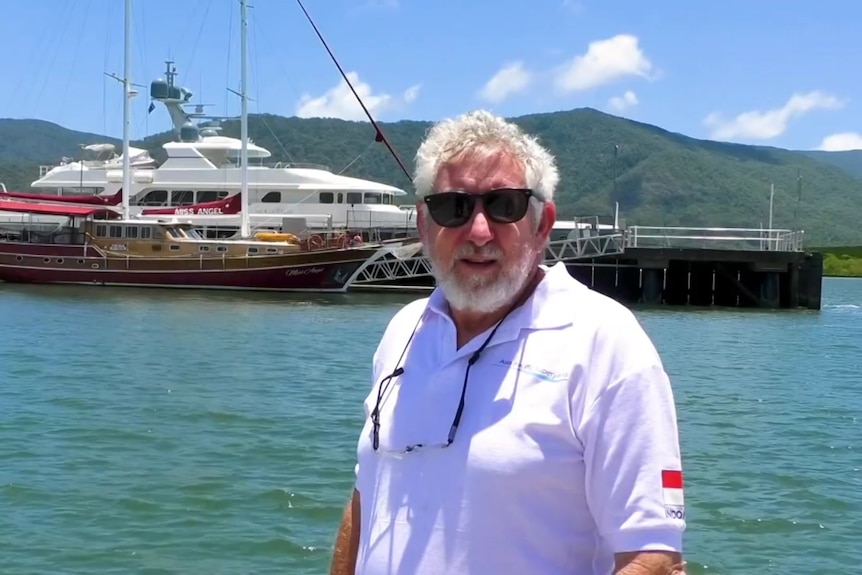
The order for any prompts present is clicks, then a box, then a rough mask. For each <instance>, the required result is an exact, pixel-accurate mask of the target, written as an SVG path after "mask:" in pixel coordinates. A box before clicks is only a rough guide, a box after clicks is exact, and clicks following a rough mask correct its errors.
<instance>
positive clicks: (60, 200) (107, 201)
mask: <svg viewBox="0 0 862 575" xmlns="http://www.w3.org/2000/svg"><path fill="white" fill-rule="evenodd" d="M7 199H8V200H37V201H40V202H51V203H57V204H87V205H94V206H117V205H119V204H120V202H122V201H123V190H120V191H118V192H117V193H115V194H114V195H112V196H95V195H94V196H87V195H80V196H60V195H57V194H35V193H32V192H9V191H6V192H0V200H7Z"/></svg>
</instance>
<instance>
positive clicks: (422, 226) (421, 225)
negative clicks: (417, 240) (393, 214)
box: [416, 200, 428, 237]
mask: <svg viewBox="0 0 862 575" xmlns="http://www.w3.org/2000/svg"><path fill="white" fill-rule="evenodd" d="M424 208H425V205H424V204H423V202H422V200H419V201H418V202H416V229H418V230H419V235H420V236H422V237H424V236H425V235H427V232H428V230H427V229H426V226H427V224H428V222H427V221H426V219H425V209H424Z"/></svg>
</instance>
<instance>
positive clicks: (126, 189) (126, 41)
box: [121, 0, 132, 219]
mask: <svg viewBox="0 0 862 575" xmlns="http://www.w3.org/2000/svg"><path fill="white" fill-rule="evenodd" d="M124 19H125V23H124V27H125V30H124V32H123V60H124V61H123V197H122V204H121V205H122V208H123V219H128V218H129V197H130V195H131V187H132V174H131V161H130V159H129V137H130V136H129V133H130V130H131V126H132V120H131V104H132V84H131V81H130V80H129V75H130V73H131V68H132V0H126V8H125V18H124Z"/></svg>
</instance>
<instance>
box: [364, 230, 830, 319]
mask: <svg viewBox="0 0 862 575" xmlns="http://www.w3.org/2000/svg"><path fill="white" fill-rule="evenodd" d="M803 237H804V234H803V232H802V231H793V230H788V229H766V230H765V229H758V228H705V227H703V228H695V227H673V226H664V227H654V226H631V227H627V228H626V227H617V226H616V225H608V224H600V223H598V220H597V219H594V220H593V221H587V220H583V219H580V220H575V222H574V225H573V226H571V227H570V230H569V231H567V232H566V233H565V235H564V236H563V237H560V236H559V234H558V235H557V237H554V238H552V240H551V241H550V242H549V244H548V246H547V248H546V252H545V263H546V264H549V265H553V264H555V263H558V262H564V263H565V265H566V267H567V269H568V270H569V273H570V274H571V275H572V276H573V277H575V278H577V279H578V280H579V281H581V282H583V283H584V284H586V285H587V286H589V287H590V288H592V289H594V290H596V291H598V292H600V293H603V294H605V295H607V296H609V297H612V298H614V299H616V300H617V301H619V302H621V303H624V304H642V305H656V306H662V305H664V306H691V307H719V308H726V307H729V308H760V309H810V310H819V309H820V306H821V284H822V277H823V256H822V254H820V253H816V252H808V251H806V250H805V249H804V247H803ZM433 286H434V279H433V277H432V276H431V270H430V265H429V262H428V260H427V258H425V257H424V255H423V254H422V252H421V249H420V247H419V246H418V245H414V246H412V248H406V249H405V250H404V251H401V252H399V251H398V250H397V249H396V250H393V251H392V252H391V253H389V254H386V256H385V257H382V258H379V259H377V260H375V261H369V262H367V263H366V264H365V265H364V266H363V267H362V268H361V269H360V270H359V271H358V272H357V274H356V275H355V277H354V280H353V281H352V282H351V285H350V290H351V291H428V290H430V289H432V288H433Z"/></svg>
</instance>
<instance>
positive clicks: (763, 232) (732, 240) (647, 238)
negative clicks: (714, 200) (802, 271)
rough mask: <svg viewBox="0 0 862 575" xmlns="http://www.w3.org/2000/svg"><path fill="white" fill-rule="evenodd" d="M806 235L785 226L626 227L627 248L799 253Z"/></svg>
mask: <svg viewBox="0 0 862 575" xmlns="http://www.w3.org/2000/svg"><path fill="white" fill-rule="evenodd" d="M645 232H646V233H645ZM650 232H653V233H650ZM804 235H805V232H804V231H802V230H797V231H794V230H790V229H785V228H773V229H763V228H718V227H683V226H631V227H629V228H628V229H627V230H626V247H631V248H639V247H640V248H643V247H662V248H701V249H705V248H713V249H737V250H740V249H745V250H754V251H780V252H798V251H802V250H803V239H804Z"/></svg>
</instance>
